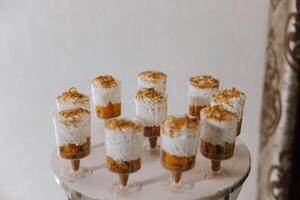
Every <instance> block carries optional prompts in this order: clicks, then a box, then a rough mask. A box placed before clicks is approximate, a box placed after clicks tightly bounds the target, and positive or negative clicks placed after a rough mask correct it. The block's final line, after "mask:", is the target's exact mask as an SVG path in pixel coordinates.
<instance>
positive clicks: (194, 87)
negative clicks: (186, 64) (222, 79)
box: [188, 75, 219, 117]
mask: <svg viewBox="0 0 300 200" xmlns="http://www.w3.org/2000/svg"><path fill="white" fill-rule="evenodd" d="M218 89H219V81H218V80H217V79H215V78H214V77H212V76H210V75H198V76H192V77H190V78H189V90H188V103H189V114H190V115H192V116H195V117H199V116H200V111H201V109H202V108H204V107H205V106H209V105H210V101H211V97H212V95H213V94H214V93H215V92H216V91H218Z"/></svg>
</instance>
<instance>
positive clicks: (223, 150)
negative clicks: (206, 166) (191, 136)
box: [200, 140, 235, 160]
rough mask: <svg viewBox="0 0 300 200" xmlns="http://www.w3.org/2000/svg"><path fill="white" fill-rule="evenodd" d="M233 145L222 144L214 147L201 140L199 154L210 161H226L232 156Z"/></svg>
mask: <svg viewBox="0 0 300 200" xmlns="http://www.w3.org/2000/svg"><path fill="white" fill-rule="evenodd" d="M234 145H235V144H234V143H233V144H231V143H228V142H224V143H223V145H214V144H211V143H209V142H206V141H204V140H201V147H200V150H201V153H202V155H203V156H205V157H206V158H208V159H211V160H226V159H229V158H231V157H232V156H233V153H234Z"/></svg>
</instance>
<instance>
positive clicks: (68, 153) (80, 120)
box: [54, 107, 91, 171]
mask: <svg viewBox="0 0 300 200" xmlns="http://www.w3.org/2000/svg"><path fill="white" fill-rule="evenodd" d="M54 124H55V132H56V143H57V146H58V154H59V156H60V157H62V158H64V159H69V160H71V162H72V168H73V170H74V171H77V170H78V169H79V160H80V159H81V158H84V157H86V156H87V155H89V154H90V148H91V126H90V112H89V111H88V110H87V109H85V108H81V107H74V108H68V109H65V110H61V111H58V112H57V113H56V115H55V117H54Z"/></svg>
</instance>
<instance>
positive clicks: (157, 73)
mask: <svg viewBox="0 0 300 200" xmlns="http://www.w3.org/2000/svg"><path fill="white" fill-rule="evenodd" d="M138 76H139V77H147V78H151V79H161V78H166V77H167V75H166V74H165V73H163V72H160V71H143V72H141V73H140V74H139V75H138Z"/></svg>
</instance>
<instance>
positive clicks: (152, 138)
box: [135, 88, 167, 152]
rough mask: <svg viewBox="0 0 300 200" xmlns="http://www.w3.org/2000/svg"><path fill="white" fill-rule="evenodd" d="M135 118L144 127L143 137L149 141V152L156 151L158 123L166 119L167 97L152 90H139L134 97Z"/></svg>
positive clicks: (158, 131)
mask: <svg viewBox="0 0 300 200" xmlns="http://www.w3.org/2000/svg"><path fill="white" fill-rule="evenodd" d="M135 110H136V117H137V118H138V119H139V120H140V121H141V122H142V123H143V125H144V136H145V137H147V138H148V139H149V145H150V148H149V149H150V152H152V151H153V150H158V149H159V148H156V147H157V139H158V137H159V136H160V123H161V121H162V120H164V119H165V118H166V117H167V97H166V96H164V95H163V94H162V93H160V92H158V91H156V90H155V89H154V88H142V89H139V90H138V91H137V93H136V97H135Z"/></svg>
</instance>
